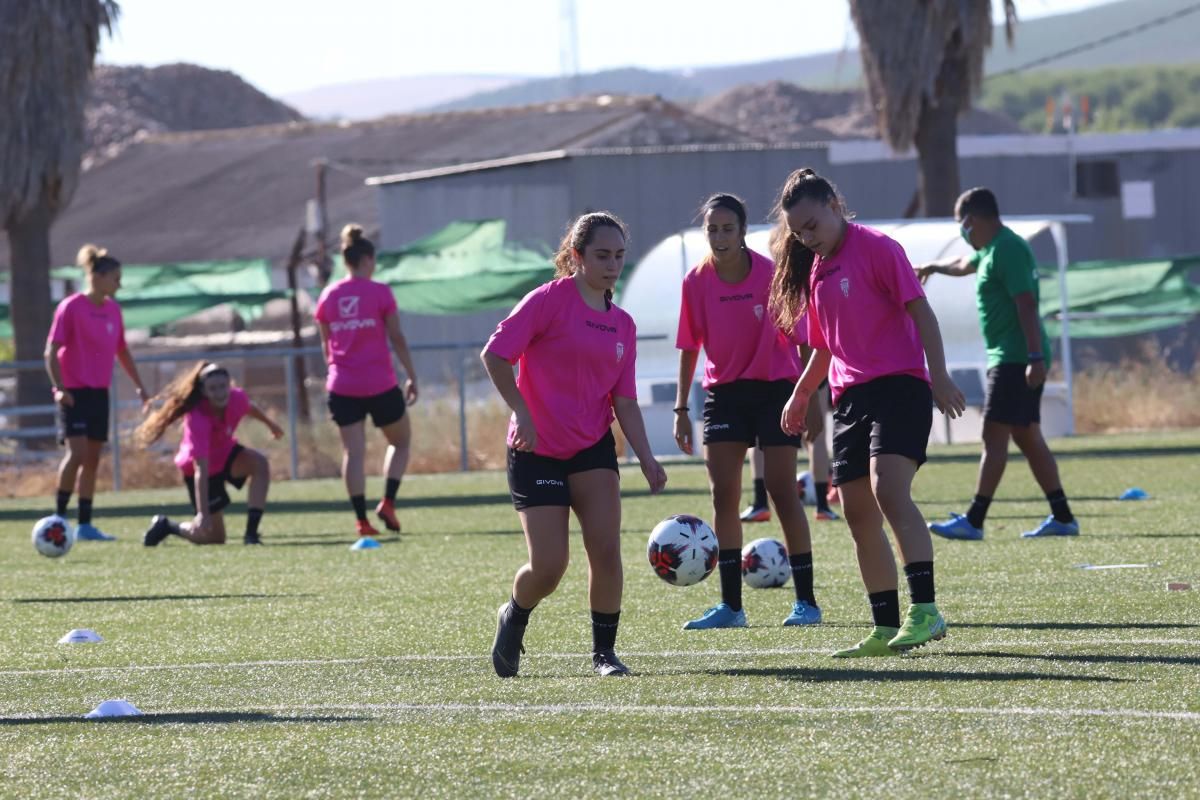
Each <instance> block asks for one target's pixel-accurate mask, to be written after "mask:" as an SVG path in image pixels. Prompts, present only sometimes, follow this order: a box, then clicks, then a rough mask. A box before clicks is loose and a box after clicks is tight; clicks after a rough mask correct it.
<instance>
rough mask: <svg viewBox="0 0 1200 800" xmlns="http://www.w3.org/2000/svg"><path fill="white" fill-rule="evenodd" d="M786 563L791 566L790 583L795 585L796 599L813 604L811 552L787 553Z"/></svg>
mask: <svg viewBox="0 0 1200 800" xmlns="http://www.w3.org/2000/svg"><path fill="white" fill-rule="evenodd" d="M788 564H790V565H791V567H792V583H793V584H794V585H795V587H796V599H797V600H803V601H804V602H806V603H808V604H809V605H810V606H815V605H816V604H817V599H816V598H815V597H813V562H812V553H792V554H790V555H788Z"/></svg>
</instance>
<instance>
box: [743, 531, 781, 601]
mask: <svg viewBox="0 0 1200 800" xmlns="http://www.w3.org/2000/svg"><path fill="white" fill-rule="evenodd" d="M791 577H792V567H791V565H790V564H789V563H788V552H787V548H786V547H784V546H783V542H781V541H779V540H778V539H755V540H754V541H753V542H751V543H750V544H748V545H746V546H745V547H743V548H742V580H744V581H745V582H746V585H747V586H750V587H753V588H755V589H774V588H775V587H777V586H783V585H784V584H785V583H787V582H788V579H789V578H791Z"/></svg>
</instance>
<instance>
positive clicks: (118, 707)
mask: <svg viewBox="0 0 1200 800" xmlns="http://www.w3.org/2000/svg"><path fill="white" fill-rule="evenodd" d="M141 715H142V712H141V711H139V710H138V707H137V706H135V705H134V704H133V703H131V702H129V701H128V700H105V701H104V702H103V703H101V704H100V705H98V706H96V707H95V708H93V709H92V710H91V712H90V713H88V714H84V715H83V718H84V719H103V718H105V717H140V716H141Z"/></svg>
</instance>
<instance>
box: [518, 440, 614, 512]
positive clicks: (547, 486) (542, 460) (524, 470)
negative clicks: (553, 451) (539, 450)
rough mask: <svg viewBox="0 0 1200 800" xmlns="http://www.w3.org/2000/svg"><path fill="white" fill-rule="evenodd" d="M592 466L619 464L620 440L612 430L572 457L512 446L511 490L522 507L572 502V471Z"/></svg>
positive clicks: (579, 470)
mask: <svg viewBox="0 0 1200 800" xmlns="http://www.w3.org/2000/svg"><path fill="white" fill-rule="evenodd" d="M591 469H611V470H612V471H613V472H617V473H619V472H620V470H619V469H618V468H617V442H616V439H614V438H613V434H612V431H611V430H609V431H608V432H607V433H605V434H604V435H603V436H602V437H600V441H598V442H596V443H595V444H594V445H592V446H591V447H588V448H585V449H583V450H580V451H579V452H578V453H576V454H575V455H573V456H571V457H570V458H551V457H550V456H539V455H536V454H535V453H528V452H525V451H523V450H514V449H512V448H511V447H510V448H508V491H509V493H511V494H512V501H513V506H514V507H515V508H516V509H517V510H518V511H520V510H521V509H523V508H532V507H534V506H566V507H568V508H569V507H570V506H571V486H570V484H569V482H568V481H567V476H568V475H574V474H575V473H576V472H587V471H588V470H591Z"/></svg>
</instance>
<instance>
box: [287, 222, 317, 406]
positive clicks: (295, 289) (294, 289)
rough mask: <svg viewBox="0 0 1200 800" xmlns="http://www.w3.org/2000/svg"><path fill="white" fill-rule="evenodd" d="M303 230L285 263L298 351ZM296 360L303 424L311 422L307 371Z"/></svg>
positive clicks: (294, 344) (297, 357)
mask: <svg viewBox="0 0 1200 800" xmlns="http://www.w3.org/2000/svg"><path fill="white" fill-rule="evenodd" d="M304 236H305V231H304V228H301V229H300V232H299V233H298V234H296V241H295V243H294V244H293V245H292V252H291V255H289V256H288V263H287V279H288V289H289V290H290V291H291V296H292V297H291V300H292V347H293V348H295V349H296V350H300V349H302V348H303V347H304V338H303V337H302V336H301V335H300V295H299V292H300V287H299V285H298V284H299V281H297V280H296V270H297V269H298V268H299V267H300V262H301V260H302V259H303V258H304ZM291 358H294V359H295V360H296V386H295V389H296V394H297V400H298V401H299V405H298V406H297V409H298V412H299V415H300V419H302V420H304V421H305V422H311V421H312V413H311V411H310V410H309V407H308V391H307V390H306V389H305V384H306V383H307V382H308V370H307V369H305V368H304V357H303V356H300V355H295V356H291Z"/></svg>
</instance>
